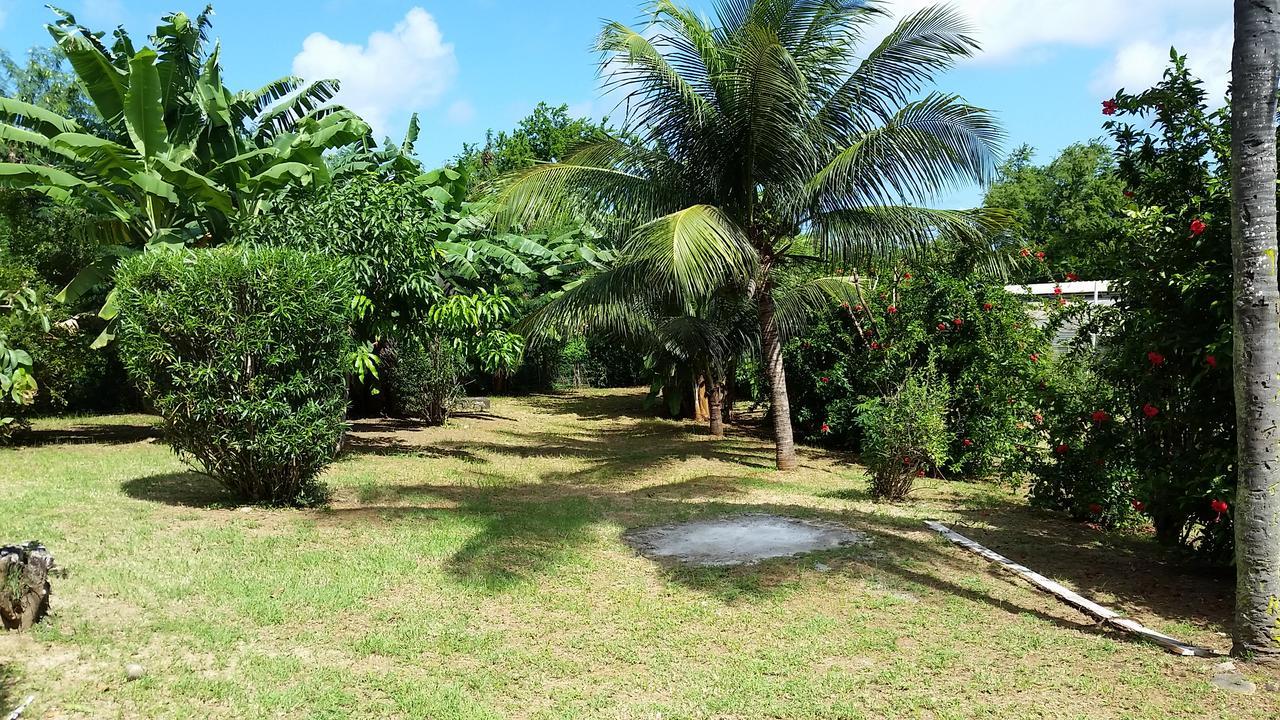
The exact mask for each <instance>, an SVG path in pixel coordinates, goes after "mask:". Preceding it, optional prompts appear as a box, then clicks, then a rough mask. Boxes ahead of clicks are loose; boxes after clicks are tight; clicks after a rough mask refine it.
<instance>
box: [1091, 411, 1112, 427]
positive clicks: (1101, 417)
mask: <svg viewBox="0 0 1280 720" xmlns="http://www.w3.org/2000/svg"><path fill="white" fill-rule="evenodd" d="M1110 419H1111V414H1110V413H1108V412H1107V411H1106V410H1094V411H1093V421H1094V422H1096V423H1098V424H1099V425H1101V424H1102V423H1104V422H1106V421H1108V420H1110Z"/></svg>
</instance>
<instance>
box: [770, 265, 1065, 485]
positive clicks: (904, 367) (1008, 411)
mask: <svg viewBox="0 0 1280 720" xmlns="http://www.w3.org/2000/svg"><path fill="white" fill-rule="evenodd" d="M972 257H973V256H972V253H968V252H965V251H964V250H963V249H962V248H959V247H955V246H950V245H940V246H938V247H936V248H934V249H933V250H932V251H930V252H929V253H928V254H926V255H924V256H923V257H920V258H919V259H917V260H915V261H913V262H912V263H911V264H909V265H903V264H897V263H880V264H878V265H876V266H874V267H872V268H871V269H870V271H869V276H864V275H862V274H859V273H856V272H855V273H854V274H853V277H855V278H856V279H857V282H858V286H859V289H860V293H861V294H860V297H861V300H860V301H859V302H857V303H853V304H844V305H842V306H839V307H833V308H832V309H831V311H830V312H828V313H826V314H825V315H823V316H821V317H819V318H817V319H816V321H815V322H814V323H813V324H812V325H811V326H810V327H809V329H808V330H807V331H806V332H805V333H804V334H803V335H802V336H800V337H796V338H794V339H792V340H791V341H790V342H788V344H787V346H786V348H785V352H786V354H787V357H786V361H787V363H788V365H787V367H788V389H789V391H790V393H791V402H792V411H793V413H794V420H795V423H796V427H797V430H798V432H799V433H800V434H801V435H802V436H807V438H808V439H810V440H820V441H823V442H827V443H832V444H838V445H843V446H846V447H851V448H855V449H863V450H865V447H864V445H865V434H866V424H865V423H863V422H860V421H859V416H860V414H861V413H862V412H863V411H864V410H865V403H866V402H867V401H868V400H873V399H876V398H887V397H890V396H892V395H894V394H896V393H897V392H898V391H899V389H900V388H901V387H903V385H904V383H905V382H906V380H907V378H908V376H909V375H910V373H911V371H912V370H913V369H915V368H924V367H928V366H931V365H932V366H933V367H934V368H936V371H937V375H938V377H939V378H940V379H941V380H942V381H944V382H945V383H946V384H947V385H948V386H949V388H950V392H949V393H948V398H949V399H948V403H947V410H946V413H945V419H946V426H947V451H946V452H945V453H942V454H940V457H945V458H946V459H945V461H940V462H939V463H938V464H937V466H936V467H935V468H932V469H936V470H939V471H941V472H942V473H943V474H946V475H955V476H961V477H986V476H991V475H993V474H996V473H997V472H999V474H1000V475H1002V476H1004V477H1012V476H1013V475H1016V474H1018V473H1020V472H1022V471H1023V470H1024V469H1025V468H1026V467H1027V463H1028V458H1029V454H1030V452H1031V448H1032V446H1033V445H1034V444H1035V443H1036V436H1035V434H1034V429H1033V428H1032V426H1031V422H1030V419H1031V417H1032V416H1033V414H1034V413H1035V412H1036V408H1037V403H1038V401H1039V395H1038V392H1039V387H1040V384H1041V382H1042V379H1043V375H1044V371H1043V367H1042V365H1041V363H1042V361H1043V359H1044V358H1046V357H1047V352H1048V341H1047V336H1046V334H1045V332H1044V331H1043V330H1042V329H1040V328H1039V327H1037V326H1036V324H1035V323H1034V322H1033V321H1032V319H1031V317H1030V316H1029V315H1028V313H1027V305H1026V303H1025V302H1024V301H1023V300H1022V299H1021V298H1019V297H1018V296H1015V295H1012V294H1010V293H1009V292H1007V291H1005V289H1004V286H1003V285H1002V283H1001V282H1000V281H999V280H998V279H997V278H996V276H995V275H994V274H992V273H990V272H987V271H986V269H985V268H983V267H979V266H976V265H975V264H974V262H973V259H972ZM1018 260H1019V261H1021V259H1020V258H1019V259H1018ZM1032 261H1033V260H1030V261H1028V262H1032ZM839 270H844V269H843V268H839Z"/></svg>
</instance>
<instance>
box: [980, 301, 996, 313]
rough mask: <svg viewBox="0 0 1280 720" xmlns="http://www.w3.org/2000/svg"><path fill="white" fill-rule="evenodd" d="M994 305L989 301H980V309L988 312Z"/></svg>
mask: <svg viewBox="0 0 1280 720" xmlns="http://www.w3.org/2000/svg"><path fill="white" fill-rule="evenodd" d="M994 307H995V305H992V304H991V303H982V309H983V310H986V311H987V312H990V311H991V308H994Z"/></svg>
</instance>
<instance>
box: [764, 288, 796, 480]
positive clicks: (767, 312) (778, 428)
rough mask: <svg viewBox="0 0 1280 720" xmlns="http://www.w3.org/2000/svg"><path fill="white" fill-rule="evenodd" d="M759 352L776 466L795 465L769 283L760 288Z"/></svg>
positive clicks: (789, 408)
mask: <svg viewBox="0 0 1280 720" xmlns="http://www.w3.org/2000/svg"><path fill="white" fill-rule="evenodd" d="M759 308H760V310H759V312H760V355H761V359H762V360H763V361H764V373H765V377H766V378H767V379H768V381H769V400H770V413H772V414H773V441H774V445H775V449H776V453H777V464H778V469H779V470H795V469H796V442H795V436H794V435H793V434H792V432H791V401H790V399H789V398H788V397H787V372H786V369H785V368H783V366H782V340H781V338H780V337H779V336H778V323H777V321H776V319H775V317H774V305H773V287H772V286H771V285H769V284H768V283H765V284H764V286H763V287H761V288H760V306H759Z"/></svg>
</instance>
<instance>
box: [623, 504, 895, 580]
mask: <svg viewBox="0 0 1280 720" xmlns="http://www.w3.org/2000/svg"><path fill="white" fill-rule="evenodd" d="M622 538H623V540H624V541H625V542H626V543H627V544H629V545H631V546H632V547H633V548H635V549H636V551H637V552H639V553H640V554H641V555H644V556H645V557H648V558H652V559H656V560H678V561H680V562H683V563H687V564H689V565H698V566H706V567H727V566H730V565H746V564H750V563H755V562H759V561H761V560H767V559H769V558H778V557H791V556H794V555H803V554H804V553H809V552H813V551H815V550H833V549H836V548H841V547H847V546H850V545H864V544H867V543H869V542H871V541H870V540H869V539H868V538H867V535H866V534H865V533H860V532H857V531H856V530H852V529H850V528H849V527H847V526H845V525H842V524H840V523H837V522H830V521H825V520H802V519H800V518H792V517H783V516H781V515H768V514H764V513H748V514H744V515H726V516H724V517H719V518H712V519H708V520H695V521H693V522H687V523H679V524H675V525H659V526H655V527H648V528H637V529H635V530H628V531H627V532H626V533H624V534H623V536H622Z"/></svg>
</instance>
